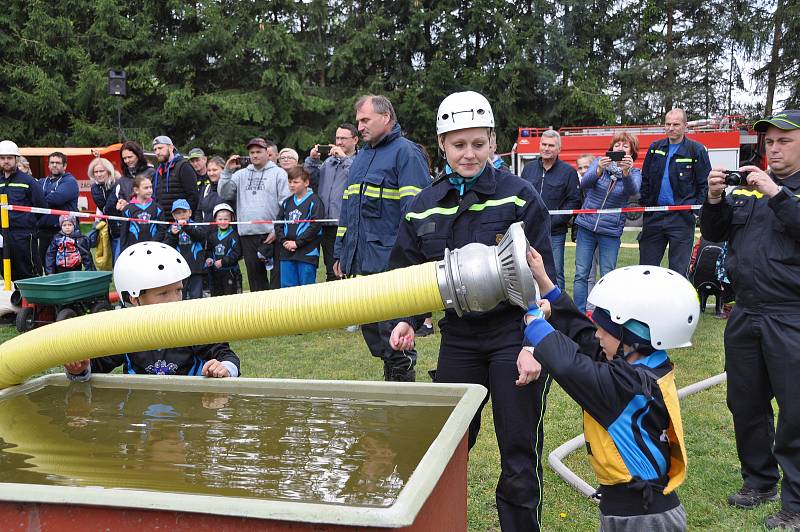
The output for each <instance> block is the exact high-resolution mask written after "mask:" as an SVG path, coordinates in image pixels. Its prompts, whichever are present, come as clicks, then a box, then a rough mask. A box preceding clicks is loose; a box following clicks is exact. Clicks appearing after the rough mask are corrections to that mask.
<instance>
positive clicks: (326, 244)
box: [320, 225, 338, 281]
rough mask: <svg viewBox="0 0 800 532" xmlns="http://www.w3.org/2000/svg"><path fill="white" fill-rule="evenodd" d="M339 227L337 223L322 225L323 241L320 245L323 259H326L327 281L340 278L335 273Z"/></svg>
mask: <svg viewBox="0 0 800 532" xmlns="http://www.w3.org/2000/svg"><path fill="white" fill-rule="evenodd" d="M337 229H338V227H336V226H335V225H323V226H322V242H320V247H321V248H322V260H323V261H325V280H326V281H335V280H336V279H338V277H336V275H334V273H333V263H334V262H335V261H334V260H333V246H334V244H335V243H336V230H337Z"/></svg>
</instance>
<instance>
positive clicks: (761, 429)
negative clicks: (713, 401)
mask: <svg viewBox="0 0 800 532" xmlns="http://www.w3.org/2000/svg"><path fill="white" fill-rule="evenodd" d="M798 346H800V308H798V312H797V314H775V313H750V312H748V311H747V309H744V308H742V307H740V306H738V305H737V306H734V308H733V312H732V313H731V316H730V318H729V319H728V324H727V326H726V328H725V370H726V371H727V372H728V409H729V410H730V411H731V414H732V415H733V427H734V432H735V434H736V450H737V453H738V455H739V462H740V463H741V468H742V478H743V480H744V486H745V487H748V488H754V489H758V490H767V489H770V488H772V487H773V486H775V485H776V484H777V483H778V480H779V479H780V475H779V473H778V467H779V466H780V469H781V470H783V483H782V486H781V502H782V503H783V508H784V509H786V510H790V511H793V512H798V511H800V387H798V385H797V383H798V382H800V352H798ZM773 397H774V398H775V399H776V400H777V403H778V424H777V429H776V427H775V424H774V414H773V411H772V402H771V401H772V398H773ZM773 445H774V448H773Z"/></svg>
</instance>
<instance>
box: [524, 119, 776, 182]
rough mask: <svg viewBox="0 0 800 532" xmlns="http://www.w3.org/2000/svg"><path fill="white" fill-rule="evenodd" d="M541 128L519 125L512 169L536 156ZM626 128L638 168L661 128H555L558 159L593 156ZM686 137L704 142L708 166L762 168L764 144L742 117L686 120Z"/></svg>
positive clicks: (598, 153)
mask: <svg viewBox="0 0 800 532" xmlns="http://www.w3.org/2000/svg"><path fill="white" fill-rule="evenodd" d="M544 131H546V130H545V129H543V128H532V127H521V128H519V133H518V135H517V142H516V143H515V144H514V147H513V148H512V151H511V156H512V170H513V171H514V173H516V174H518V175H519V174H521V173H522V168H523V167H524V166H525V164H526V163H527V162H528V161H531V160H533V159H536V158H538V157H539V137H541V135H542V132H544ZM618 131H627V132H628V133H631V134H633V135H636V137H637V138H638V140H639V156H638V157H637V159H636V166H637V167H639V168H641V167H642V163H643V162H644V156H645V155H646V154H647V148H648V147H649V146H650V144H651V143H652V142H653V141H655V140H658V139H661V138H664V137H665V136H666V135H665V133H664V127H663V126H660V125H655V126H653V125H650V126H637V125H633V126H593V127H564V128H561V129H559V130H558V132H559V133H560V135H561V154H560V155H559V157H560V158H561V160H563V161H565V162H567V163H569V164H571V165H573V166H574V165H575V160H576V159H577V158H578V157H579V156H580V155H583V154H585V153H588V154H591V155H594V156H595V157H597V156H600V155H603V154H605V152H606V151H607V150H609V149H610V148H609V145H610V144H611V139H612V137H613V136H614V133H616V132H618ZM687 136H688V137H689V138H691V139H693V140H696V141H698V142H700V143H701V144H703V145H704V146H705V147H706V148H707V149H708V156H709V159H710V160H711V166H712V167H717V166H721V167H724V168H729V169H730V168H738V167H739V164H740V162H744V161H747V162H752V163H754V164H756V165H758V166H762V167H764V159H763V157H762V156H761V155H760V154H762V153H763V149H762V148H763V147H762V146H760V145H759V137H758V135H757V134H756V132H755V131H753V130H752V129H751V128H750V127H749V125H748V124H747V123H745V122H744V121H743V117H741V116H726V117H724V118H721V119H705V120H695V121H692V122H689V128H688V130H687Z"/></svg>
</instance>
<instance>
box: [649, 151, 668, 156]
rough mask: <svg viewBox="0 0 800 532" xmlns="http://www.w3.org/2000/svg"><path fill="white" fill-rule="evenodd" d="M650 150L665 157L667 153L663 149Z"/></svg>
mask: <svg viewBox="0 0 800 532" xmlns="http://www.w3.org/2000/svg"><path fill="white" fill-rule="evenodd" d="M651 151H652V152H653V153H657V154H659V155H663V156H665V157H666V155H667V153H666V152H665V151H662V150H651Z"/></svg>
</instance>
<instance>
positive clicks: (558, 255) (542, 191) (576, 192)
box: [522, 129, 581, 290]
mask: <svg viewBox="0 0 800 532" xmlns="http://www.w3.org/2000/svg"><path fill="white" fill-rule="evenodd" d="M560 152H561V136H560V135H559V134H558V132H557V131H553V130H551V129H550V130H547V131H545V132H544V133H542V138H541V139H540V141H539V154H540V157H539V159H536V160H534V161H531V162H529V163H528V164H526V165H525V168H523V169H522V178H523V179H525V180H527V181H528V182H530V183H531V184H532V185H533V188H535V189H536V192H538V193H539V195H540V196H541V197H542V199H543V200H544V204H545V205H547V209H548V210H551V211H553V210H567V209H580V207H581V193H580V189H579V188H578V172H576V171H575V169H574V168H573V167H572V166H570V165H568V164H567V163H565V162H564V161H562V160H561V159H559V158H558V154H559V153H560ZM571 217H572V215H570V214H557V215H554V216H553V215H551V216H550V243H551V245H552V247H553V260H554V261H555V263H556V284H557V285H558V287H559V288H560V289H561V290H564V285H565V281H564V245H565V243H566V241H567V225H568V223H569V219H570V218H571Z"/></svg>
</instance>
